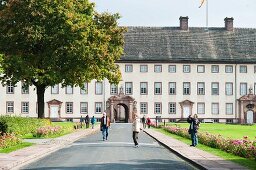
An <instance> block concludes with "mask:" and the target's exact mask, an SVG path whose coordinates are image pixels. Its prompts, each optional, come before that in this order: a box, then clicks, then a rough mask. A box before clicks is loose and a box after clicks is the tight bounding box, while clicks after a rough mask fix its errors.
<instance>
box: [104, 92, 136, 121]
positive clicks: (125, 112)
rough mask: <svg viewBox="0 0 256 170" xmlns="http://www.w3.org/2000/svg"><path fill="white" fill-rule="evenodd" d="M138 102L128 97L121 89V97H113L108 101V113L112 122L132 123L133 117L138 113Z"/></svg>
mask: <svg viewBox="0 0 256 170" xmlns="http://www.w3.org/2000/svg"><path fill="white" fill-rule="evenodd" d="M136 105H137V102H136V101H135V99H134V98H133V97H131V96H126V95H124V93H123V90H122V88H121V89H120V93H119V95H116V96H112V97H110V98H109V99H108V100H107V108H106V113H107V115H109V116H110V120H111V122H114V121H116V122H125V123H130V122H132V115H133V114H136V113H137V107H136Z"/></svg>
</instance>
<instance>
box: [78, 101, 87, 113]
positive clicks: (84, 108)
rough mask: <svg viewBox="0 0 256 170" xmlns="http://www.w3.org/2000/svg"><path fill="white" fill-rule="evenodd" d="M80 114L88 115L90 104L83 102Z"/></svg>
mask: <svg viewBox="0 0 256 170" xmlns="http://www.w3.org/2000/svg"><path fill="white" fill-rule="evenodd" d="M80 113H81V114H88V103H87V102H81V103H80Z"/></svg>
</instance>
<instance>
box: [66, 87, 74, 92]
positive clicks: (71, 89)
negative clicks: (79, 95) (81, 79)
mask: <svg viewBox="0 0 256 170" xmlns="http://www.w3.org/2000/svg"><path fill="white" fill-rule="evenodd" d="M66 94H73V87H72V86H67V87H66Z"/></svg>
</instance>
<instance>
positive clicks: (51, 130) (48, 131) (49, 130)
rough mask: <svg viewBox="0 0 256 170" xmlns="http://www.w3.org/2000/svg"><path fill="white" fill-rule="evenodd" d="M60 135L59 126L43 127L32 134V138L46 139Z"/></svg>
mask: <svg viewBox="0 0 256 170" xmlns="http://www.w3.org/2000/svg"><path fill="white" fill-rule="evenodd" d="M60 133H62V127H60V126H44V127H40V128H38V129H37V130H36V132H34V133H33V136H34V137H48V136H51V135H57V134H60Z"/></svg>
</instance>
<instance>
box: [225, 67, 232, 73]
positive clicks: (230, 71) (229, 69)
mask: <svg viewBox="0 0 256 170" xmlns="http://www.w3.org/2000/svg"><path fill="white" fill-rule="evenodd" d="M225 72H226V73H233V66H232V65H226V66H225Z"/></svg>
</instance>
